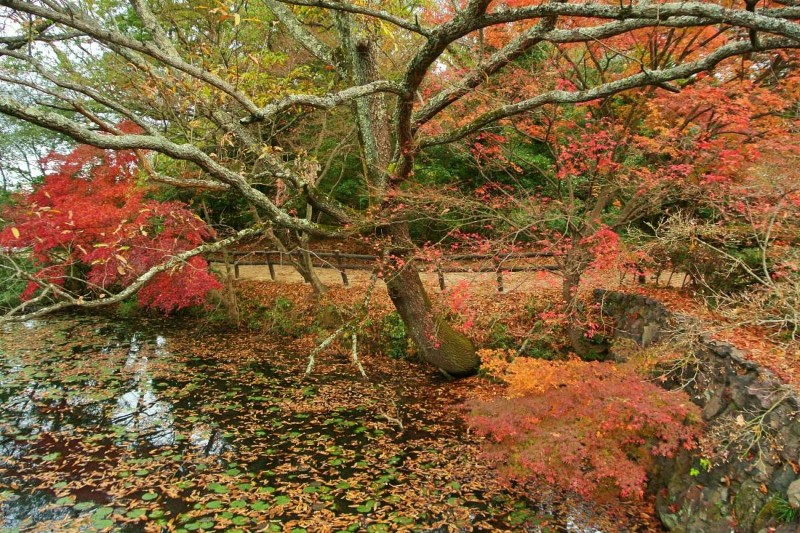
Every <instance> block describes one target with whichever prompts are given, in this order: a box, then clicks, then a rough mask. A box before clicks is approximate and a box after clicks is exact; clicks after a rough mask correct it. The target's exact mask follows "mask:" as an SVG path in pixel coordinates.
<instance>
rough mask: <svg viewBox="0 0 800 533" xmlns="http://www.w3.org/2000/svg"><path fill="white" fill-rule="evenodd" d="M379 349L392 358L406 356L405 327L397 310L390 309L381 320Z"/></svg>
mask: <svg viewBox="0 0 800 533" xmlns="http://www.w3.org/2000/svg"><path fill="white" fill-rule="evenodd" d="M381 349H382V350H383V352H384V353H385V354H386V355H388V356H389V357H391V358H392V359H403V358H405V357H408V352H409V340H408V337H407V336H406V327H405V325H404V324H403V319H401V318H400V315H399V314H398V313H397V311H392V312H391V313H389V314H388V315H386V316H385V317H383V320H382V321H381Z"/></svg>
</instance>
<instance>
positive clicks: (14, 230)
mask: <svg viewBox="0 0 800 533" xmlns="http://www.w3.org/2000/svg"><path fill="white" fill-rule="evenodd" d="M11 234H12V235H13V236H14V238H15V239H19V230H18V229H17V228H11Z"/></svg>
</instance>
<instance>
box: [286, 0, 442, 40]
mask: <svg viewBox="0 0 800 533" xmlns="http://www.w3.org/2000/svg"><path fill="white" fill-rule="evenodd" d="M278 1H279V2H281V3H283V4H291V5H295V6H308V7H321V8H325V9H331V10H334V11H344V12H346V13H353V14H355V15H366V16H368V17H372V18H376V19H380V20H384V21H386V22H389V23H390V24H394V25H395V26H397V27H399V28H403V29H404V30H408V31H410V32H413V33H418V34H420V35H423V36H425V37H428V36H429V35H430V34H431V30H429V29H427V28H424V27H422V26H421V25H420V24H419V21H418V20H414V22H411V21H408V20H406V19H403V18H401V17H396V16H394V15H392V14H391V13H387V12H386V11H381V10H380V9H371V8H369V7H364V6H357V5H353V4H347V3H344V2H327V1H325V0H278Z"/></svg>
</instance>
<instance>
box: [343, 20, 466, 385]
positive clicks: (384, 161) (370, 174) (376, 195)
mask: <svg viewBox="0 0 800 533" xmlns="http://www.w3.org/2000/svg"><path fill="white" fill-rule="evenodd" d="M336 26H337V30H338V32H339V37H340V40H341V46H342V47H343V49H344V54H343V55H344V58H345V62H346V64H347V70H348V72H349V75H350V77H351V82H352V83H354V84H357V85H361V84H366V83H370V82H372V81H375V80H376V79H378V78H379V76H378V48H377V45H376V43H375V42H374V40H373V38H372V37H371V36H370V35H369V33H368V32H365V31H363V30H362V31H361V33H358V34H357V32H356V31H355V28H354V25H353V24H352V18H351V16H350V15H349V14H346V13H337V14H336ZM353 111H354V113H355V118H356V123H357V124H358V133H359V144H360V145H361V150H362V153H363V155H364V166H365V167H366V179H367V183H368V189H369V199H370V205H376V206H377V205H381V204H384V202H385V201H386V192H387V190H388V188H389V187H390V186H391V185H390V174H392V171H391V169H392V167H393V166H396V161H395V165H393V163H392V160H393V159H394V157H395V153H394V152H395V150H394V149H393V147H392V137H391V129H390V126H391V124H392V119H391V117H390V116H389V113H388V110H387V107H386V103H385V101H384V97H383V95H381V94H375V95H370V96H365V97H362V98H359V99H357V100H356V101H355V104H354V106H353ZM387 233H388V235H389V236H390V237H391V248H392V250H393V252H394V254H395V255H398V254H399V255H401V256H402V257H403V258H404V259H405V263H404V265H403V267H402V268H399V269H397V270H395V271H394V272H392V273H391V274H390V275H388V276H387V279H386V286H387V289H388V291H389V297H390V298H391V300H392V303H393V304H394V306H395V307H396V308H397V312H398V313H399V314H400V318H401V319H402V320H403V324H404V326H405V328H406V334H407V335H408V336H409V337H410V338H411V339H412V340H413V341H414V343H416V345H417V347H418V348H419V351H420V353H421V354H422V357H423V359H425V360H426V361H428V362H429V363H431V364H433V365H435V366H437V367H438V368H439V369H440V370H442V371H444V372H445V373H446V374H448V375H450V376H464V375H469V374H474V373H475V371H476V370H477V369H478V367H479V366H480V359H479V358H478V355H477V354H476V352H475V347H474V346H473V344H472V341H470V340H469V339H468V338H467V337H466V336H465V335H464V334H462V333H459V332H458V331H456V330H455V329H453V327H452V326H451V325H450V324H448V323H447V321H446V320H444V318H443V317H441V316H437V315H436V313H434V312H433V310H432V308H431V303H430V298H428V295H427V293H426V292H425V287H423V285H422V280H421V279H420V277H419V272H418V271H417V269H416V267H415V266H414V262H413V254H409V252H410V251H411V250H413V248H414V244H413V242H412V241H411V237H410V236H409V232H408V223H407V222H405V221H401V222H393V223H390V224H389V225H388V227H387Z"/></svg>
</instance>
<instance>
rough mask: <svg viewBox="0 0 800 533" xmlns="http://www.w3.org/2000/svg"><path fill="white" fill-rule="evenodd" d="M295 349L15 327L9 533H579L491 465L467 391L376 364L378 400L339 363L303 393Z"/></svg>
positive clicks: (39, 325)
mask: <svg viewBox="0 0 800 533" xmlns="http://www.w3.org/2000/svg"><path fill="white" fill-rule="evenodd" d="M283 344H285V343H282V342H274V343H271V342H270V340H269V339H267V338H264V336H263V335H250V334H245V333H240V332H234V333H219V334H214V335H212V334H209V333H208V332H207V331H205V330H204V329H203V328H202V327H197V328H194V327H193V326H187V327H186V329H184V330H169V331H167V330H166V329H165V328H164V327H163V326H162V325H160V324H159V323H157V322H154V323H138V324H109V323H108V322H104V321H103V320H102V319H88V318H84V319H79V320H65V319H49V320H48V321H46V322H44V321H43V322H35V323H32V324H29V325H28V326H25V325H12V326H6V327H5V330H3V333H2V335H1V336H0V402H1V403H2V404H1V405H0V428H1V429H2V431H3V435H4V436H7V437H8V438H9V439H10V440H8V441H6V442H5V444H4V445H3V447H0V454H2V458H0V459H2V460H0V488H1V489H2V492H0V530H5V529H8V530H14V529H16V528H19V529H25V530H30V531H72V530H75V531H77V530H79V529H80V528H84V529H86V530H88V531H93V530H100V531H102V530H115V531H116V530H123V529H124V530H125V531H144V530H145V529H146V528H150V529H152V530H156V531H157V530H161V529H164V530H168V529H177V530H183V531H211V530H216V529H220V530H228V531H236V530H241V531H251V530H253V529H258V530H260V531H262V530H263V531H273V532H281V531H296V532H298V533H300V532H302V531H319V530H321V529H324V528H328V530H336V531H364V530H366V531H414V530H437V528H446V527H450V528H452V527H455V528H461V529H464V530H469V531H496V530H498V529H499V530H503V529H505V530H509V529H510V530H522V529H524V528H527V527H529V526H531V527H533V525H534V524H541V523H544V522H546V521H547V520H550V521H551V523H555V524H557V523H559V521H561V523H564V521H565V520H566V518H561V519H558V520H555V519H553V518H552V517H551V514H559V513H561V511H560V510H559V507H558V504H557V503H556V504H553V503H547V504H544V505H535V504H533V503H530V502H529V501H527V500H526V499H525V498H524V497H523V496H522V495H521V494H518V493H511V492H509V491H508V489H507V488H506V487H504V486H501V485H500V484H499V483H498V482H497V481H496V479H495V476H494V474H493V472H492V471H491V470H489V469H488V468H487V467H485V466H484V465H483V464H481V463H480V462H479V461H478V460H477V452H476V451H477V447H476V446H475V444H474V443H472V442H470V440H469V438H468V437H467V435H466V434H465V432H464V430H463V427H461V426H460V425H459V422H458V420H459V419H458V414H457V413H456V412H455V410H454V409H451V408H450V406H452V405H455V404H458V403H459V402H460V398H461V395H463V393H464V387H469V386H470V385H469V382H468V381H467V382H459V383H458V384H453V383H448V382H446V381H444V380H443V379H442V378H440V377H439V376H438V375H436V374H435V373H433V372H432V373H426V372H425V371H423V370H421V369H420V368H419V367H414V366H411V365H409V364H408V363H406V362H403V361H394V360H384V359H381V360H377V359H376V360H370V358H369V357H365V360H364V363H365V364H370V365H371V366H372V372H370V375H371V376H374V377H373V379H375V380H376V381H375V382H373V383H368V382H364V381H362V380H361V379H360V377H359V376H357V375H356V374H355V373H354V372H353V369H352V368H351V366H350V364H349V360H348V359H347V357H341V358H338V359H337V358H336V357H335V356H331V357H330V358H329V359H328V360H325V358H320V359H321V360H320V361H318V367H317V374H315V375H314V376H312V377H310V378H305V377H304V375H303V370H304V368H305V365H306V363H307V360H306V358H305V356H304V355H303V354H300V355H295V354H292V353H288V352H286V351H285V350H284V349H283V348H282V347H281V346H282V345H283ZM386 413H391V416H392V417H394V416H395V415H397V414H398V413H399V414H400V416H402V418H403V425H404V428H405V429H400V428H398V427H397V425H396V424H392V423H390V422H388V421H387V417H386V416H383V415H384V414H386ZM12 487H13V488H12ZM495 496H502V498H498V499H495V498H494V497H495ZM520 505H521V506H522V508H520ZM561 516H565V515H564V514H563V513H561ZM537 527H538V526H537ZM622 529H625V528H622ZM440 530H441V531H444V529H440ZM611 530H612V531H613V530H614V529H613V528H612V529H611ZM617 530H619V528H617Z"/></svg>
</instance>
